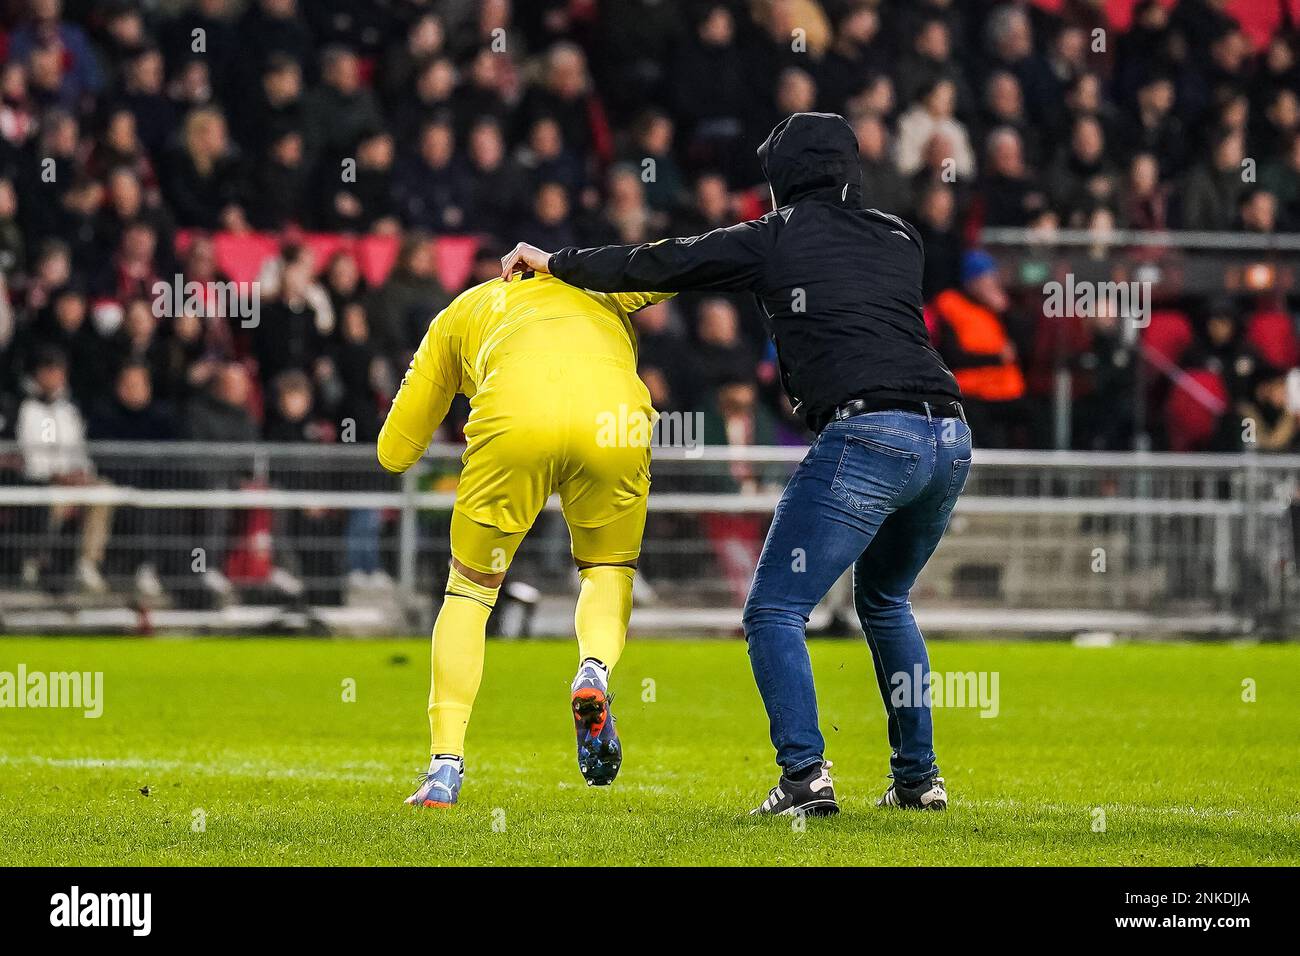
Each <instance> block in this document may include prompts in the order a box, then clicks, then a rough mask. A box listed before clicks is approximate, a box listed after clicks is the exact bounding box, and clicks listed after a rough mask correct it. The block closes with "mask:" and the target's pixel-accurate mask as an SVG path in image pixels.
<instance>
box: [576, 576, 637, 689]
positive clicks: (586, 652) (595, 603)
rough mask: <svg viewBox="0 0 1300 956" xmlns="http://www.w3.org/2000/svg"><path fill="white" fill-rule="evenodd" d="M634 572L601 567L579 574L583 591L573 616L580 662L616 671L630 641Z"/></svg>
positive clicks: (579, 594) (580, 592) (579, 593)
mask: <svg viewBox="0 0 1300 956" xmlns="http://www.w3.org/2000/svg"><path fill="white" fill-rule="evenodd" d="M635 573H636V572H635V571H634V570H633V569H632V568H625V567H619V566H615V565H612V564H598V565H596V566H595V567H591V568H583V569H582V570H580V571H579V572H578V575H579V577H581V578H582V590H580V591H579V592H578V608H577V610H576V611H575V612H574V615H573V623H574V627H575V629H576V630H577V632H578V654H579V659H580V660H586V659H587V658H588V657H594V658H595V659H596V660H598V661H600V662H601V663H602V664H604V665H605V668H606V670H610V671H612V670H613V669H614V665H615V664H616V663H618V658H619V656H620V655H621V654H622V653H623V644H624V643H625V642H626V641H627V622H628V619H629V618H630V617H631V616H632V576H633V574H635Z"/></svg>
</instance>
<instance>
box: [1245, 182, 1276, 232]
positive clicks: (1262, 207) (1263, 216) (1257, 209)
mask: <svg viewBox="0 0 1300 956" xmlns="http://www.w3.org/2000/svg"><path fill="white" fill-rule="evenodd" d="M1237 202H1238V212H1237V223H1236V226H1237V228H1238V229H1240V230H1241V231H1242V232H1254V233H1272V232H1277V197H1276V196H1274V195H1273V194H1272V193H1271V192H1269V191H1268V190H1267V189H1257V188H1250V189H1247V190H1246V191H1245V192H1243V193H1242V194H1241V198H1240V199H1239V200H1238V201H1237Z"/></svg>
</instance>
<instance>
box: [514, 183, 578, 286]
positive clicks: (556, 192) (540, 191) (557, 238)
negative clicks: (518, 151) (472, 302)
mask: <svg viewBox="0 0 1300 956" xmlns="http://www.w3.org/2000/svg"><path fill="white" fill-rule="evenodd" d="M519 232H520V235H522V236H524V237H525V240H526V241H527V242H532V243H534V244H536V243H538V242H543V241H545V242H550V243H551V245H549V246H542V247H541V248H543V249H563V248H564V247H565V246H571V245H573V244H574V243H576V242H577V241H578V234H577V232H576V231H575V230H574V227H573V222H572V217H571V216H570V209H569V194H568V191H567V190H566V189H565V188H564V187H563V186H561V185H560V184H559V183H541V184H540V185H539V186H538V187H537V192H536V194H535V196H534V199H533V212H532V216H531V217H529V218H527V219H525V220H524V224H523V226H522V227H521V228H520V230H519ZM528 237H532V238H528ZM497 271H498V272H500V269H498V270H497Z"/></svg>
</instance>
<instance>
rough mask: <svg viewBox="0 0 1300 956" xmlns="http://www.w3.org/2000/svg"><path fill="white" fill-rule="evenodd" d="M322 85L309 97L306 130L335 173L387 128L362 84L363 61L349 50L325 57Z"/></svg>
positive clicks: (336, 49) (337, 49) (333, 49)
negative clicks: (369, 136)
mask: <svg viewBox="0 0 1300 956" xmlns="http://www.w3.org/2000/svg"><path fill="white" fill-rule="evenodd" d="M320 80H321V81H320V84H319V85H317V86H316V87H315V89H313V90H312V92H311V93H310V95H308V96H307V97H306V102H305V104H304V107H305V116H304V119H305V121H306V129H307V130H308V136H309V138H310V139H311V141H312V146H313V148H314V149H315V150H317V151H318V152H319V161H320V162H321V163H323V164H324V165H325V166H327V167H331V168H333V169H335V170H337V169H338V167H339V162H340V160H342V159H344V158H345V157H349V156H351V154H352V151H353V150H354V148H355V147H356V144H357V142H358V141H359V140H360V139H361V137H362V136H364V135H365V134H366V133H367V132H369V131H370V130H373V129H376V128H378V127H380V126H382V125H383V117H382V116H381V115H380V113H379V105H378V102H377V101H376V100H375V97H374V94H373V93H371V92H370V90H368V89H367V88H366V87H365V86H363V85H362V82H361V61H360V60H359V59H358V57H357V55H356V53H354V52H353V51H352V50H350V49H348V48H347V47H342V46H331V47H328V48H326V49H325V50H324V51H323V52H322V53H321V58H320Z"/></svg>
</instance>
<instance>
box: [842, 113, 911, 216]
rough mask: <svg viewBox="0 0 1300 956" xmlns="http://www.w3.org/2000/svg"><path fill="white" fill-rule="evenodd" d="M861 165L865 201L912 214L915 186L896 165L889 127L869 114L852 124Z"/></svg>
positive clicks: (892, 210)
mask: <svg viewBox="0 0 1300 956" xmlns="http://www.w3.org/2000/svg"><path fill="white" fill-rule="evenodd" d="M853 132H854V133H855V134H856V135H857V137H858V156H859V157H860V159H861V165H862V198H863V201H864V202H866V204H867V205H868V206H870V207H872V208H875V209H879V210H881V211H882V212H889V213H893V214H894V215H896V216H907V215H910V214H911V208H912V195H911V193H912V186H911V183H909V182H908V180H907V177H906V176H904V175H903V174H902V173H900V172H899V171H898V167H897V166H895V165H894V158H893V150H892V146H891V143H890V139H889V130H888V129H887V128H886V126H885V124H884V122H883V121H882V120H881V119H880V117H878V116H872V115H871V114H869V113H868V114H866V115H864V116H862V117H861V118H860V119H858V121H857V122H856V123H854V124H853Z"/></svg>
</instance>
